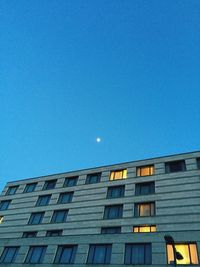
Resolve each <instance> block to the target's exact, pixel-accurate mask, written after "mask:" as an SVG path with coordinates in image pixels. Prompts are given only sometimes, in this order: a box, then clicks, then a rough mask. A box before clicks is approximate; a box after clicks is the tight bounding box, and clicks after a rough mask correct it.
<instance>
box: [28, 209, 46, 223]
mask: <svg viewBox="0 0 200 267" xmlns="http://www.w3.org/2000/svg"><path fill="white" fill-rule="evenodd" d="M44 214H45V212H44V211H41V212H33V213H31V215H30V218H29V221H28V224H29V225H37V224H41V223H42V220H43V218H44ZM37 215H38V216H39V215H40V217H39V220H38V223H33V222H34V220H35V216H37Z"/></svg>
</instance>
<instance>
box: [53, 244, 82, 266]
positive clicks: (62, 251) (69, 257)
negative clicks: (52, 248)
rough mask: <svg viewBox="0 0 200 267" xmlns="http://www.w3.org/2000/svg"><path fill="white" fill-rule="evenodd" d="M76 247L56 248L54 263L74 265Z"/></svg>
mask: <svg viewBox="0 0 200 267" xmlns="http://www.w3.org/2000/svg"><path fill="white" fill-rule="evenodd" d="M76 251H77V245H64V246H58V250H57V252H56V257H55V261H54V263H66V264H71V263H74V260H75V256H76Z"/></svg>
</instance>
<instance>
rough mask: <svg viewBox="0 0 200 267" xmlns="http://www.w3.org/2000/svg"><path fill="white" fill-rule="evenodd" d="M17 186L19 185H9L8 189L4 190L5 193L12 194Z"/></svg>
mask: <svg viewBox="0 0 200 267" xmlns="http://www.w3.org/2000/svg"><path fill="white" fill-rule="evenodd" d="M18 187H19V186H18V185H17V186H11V187H9V188H8V191H7V192H6V195H14V194H15V193H16V191H17V188H18Z"/></svg>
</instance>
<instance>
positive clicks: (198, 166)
mask: <svg viewBox="0 0 200 267" xmlns="http://www.w3.org/2000/svg"><path fill="white" fill-rule="evenodd" d="M197 168H198V169H200V158H197Z"/></svg>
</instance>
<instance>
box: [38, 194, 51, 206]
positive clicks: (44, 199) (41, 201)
mask: <svg viewBox="0 0 200 267" xmlns="http://www.w3.org/2000/svg"><path fill="white" fill-rule="evenodd" d="M50 198H51V195H44V196H39V197H38V200H37V203H36V206H46V205H48V204H49V201H50Z"/></svg>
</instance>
